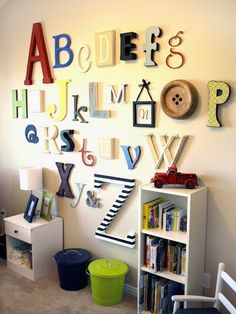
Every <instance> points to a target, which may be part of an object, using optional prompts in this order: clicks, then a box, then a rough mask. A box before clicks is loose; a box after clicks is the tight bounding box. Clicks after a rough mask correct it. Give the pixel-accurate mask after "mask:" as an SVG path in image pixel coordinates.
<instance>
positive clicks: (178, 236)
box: [141, 228, 187, 244]
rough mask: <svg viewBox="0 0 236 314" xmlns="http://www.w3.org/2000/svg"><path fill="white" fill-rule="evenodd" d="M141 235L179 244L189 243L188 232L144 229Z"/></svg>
mask: <svg viewBox="0 0 236 314" xmlns="http://www.w3.org/2000/svg"><path fill="white" fill-rule="evenodd" d="M141 233H143V234H149V235H153V236H155V237H159V238H163V239H167V240H172V241H176V242H179V243H184V244H186V243H187V232H181V231H164V230H163V229H159V228H153V229H142V231H141Z"/></svg>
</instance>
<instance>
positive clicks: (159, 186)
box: [154, 180, 163, 189]
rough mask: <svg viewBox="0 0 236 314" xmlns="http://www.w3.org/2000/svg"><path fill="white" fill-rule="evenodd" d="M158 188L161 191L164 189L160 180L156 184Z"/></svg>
mask: <svg viewBox="0 0 236 314" xmlns="http://www.w3.org/2000/svg"><path fill="white" fill-rule="evenodd" d="M154 185H155V187H156V188H158V189H161V188H162V187H163V183H162V182H161V181H159V180H157V181H155V182H154Z"/></svg>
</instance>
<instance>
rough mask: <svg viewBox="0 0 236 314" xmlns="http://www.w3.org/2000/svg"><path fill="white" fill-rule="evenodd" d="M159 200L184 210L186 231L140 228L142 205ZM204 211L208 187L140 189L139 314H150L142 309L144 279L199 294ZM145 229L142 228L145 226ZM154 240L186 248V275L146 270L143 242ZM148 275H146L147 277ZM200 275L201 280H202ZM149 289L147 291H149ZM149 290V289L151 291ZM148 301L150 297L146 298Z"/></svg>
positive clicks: (204, 224) (144, 187)
mask: <svg viewBox="0 0 236 314" xmlns="http://www.w3.org/2000/svg"><path fill="white" fill-rule="evenodd" d="M158 198H161V199H163V200H165V201H170V202H171V203H172V204H174V206H175V207H178V208H185V209H186V216H187V219H186V221H187V223H186V224H187V231H165V230H164V229H161V228H159V227H157V228H146V227H143V217H144V216H145V213H144V212H143V208H144V204H146V203H149V202H152V201H154V200H156V199H158ZM206 210H207V187H196V188H195V189H192V190H190V189H185V188H172V187H168V188H162V189H157V188H155V187H154V185H153V184H146V185H143V186H141V187H140V214H139V230H140V231H139V241H138V245H139V247H138V250H139V261H138V269H139V274H138V313H139V314H141V313H149V312H148V309H147V308H145V304H144V303H145V296H144V294H145V293H144V290H145V288H144V286H145V284H144V282H145V279H144V278H145V277H147V276H148V278H149V275H150V278H152V279H153V278H154V280H155V278H157V279H156V280H160V281H162V279H168V280H169V282H173V283H174V282H176V283H178V284H182V285H183V286H182V287H183V291H184V293H185V294H200V295H201V294H202V277H203V273H204V262H205V232H206V230H205V229H206ZM144 225H145V224H144ZM150 236H153V237H157V238H159V239H164V241H166V242H169V241H174V242H175V243H177V244H178V245H180V246H181V245H184V246H186V268H185V275H180V274H176V273H173V272H170V271H167V270H165V268H164V270H162V271H153V270H151V269H150V268H148V267H147V266H148V265H147V262H146V257H145V255H146V254H147V248H146V245H147V244H146V238H147V237H150ZM147 274H148V275H147ZM201 274H202V276H201ZM148 289H150V288H148ZM151 289H152V288H151ZM148 298H149V295H148Z"/></svg>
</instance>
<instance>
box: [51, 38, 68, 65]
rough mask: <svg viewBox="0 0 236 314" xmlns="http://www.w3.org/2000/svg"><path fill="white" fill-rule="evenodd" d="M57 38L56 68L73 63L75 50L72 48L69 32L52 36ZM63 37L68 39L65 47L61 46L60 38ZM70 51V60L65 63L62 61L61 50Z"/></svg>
mask: <svg viewBox="0 0 236 314" xmlns="http://www.w3.org/2000/svg"><path fill="white" fill-rule="evenodd" d="M52 37H53V38H54V39H55V65H54V66H53V67H54V68H65V67H67V66H69V65H70V64H71V62H72V61H73V51H72V50H71V49H70V45H71V39H70V36H69V35H67V34H60V35H56V36H52ZM61 38H63V39H65V40H66V44H65V46H63V47H60V46H59V42H60V39H61ZM62 51H63V52H67V53H68V60H67V62H65V63H61V62H60V52H62Z"/></svg>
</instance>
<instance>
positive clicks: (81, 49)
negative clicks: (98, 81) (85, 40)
mask: <svg viewBox="0 0 236 314" xmlns="http://www.w3.org/2000/svg"><path fill="white" fill-rule="evenodd" d="M83 50H85V52H84V60H88V58H89V56H90V51H89V47H88V46H86V45H82V46H80V47H79V51H78V66H79V70H80V72H82V73H84V72H87V71H88V70H89V68H90V66H91V61H88V63H87V66H85V67H84V68H82V66H81V62H80V59H81V54H82V51H83Z"/></svg>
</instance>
